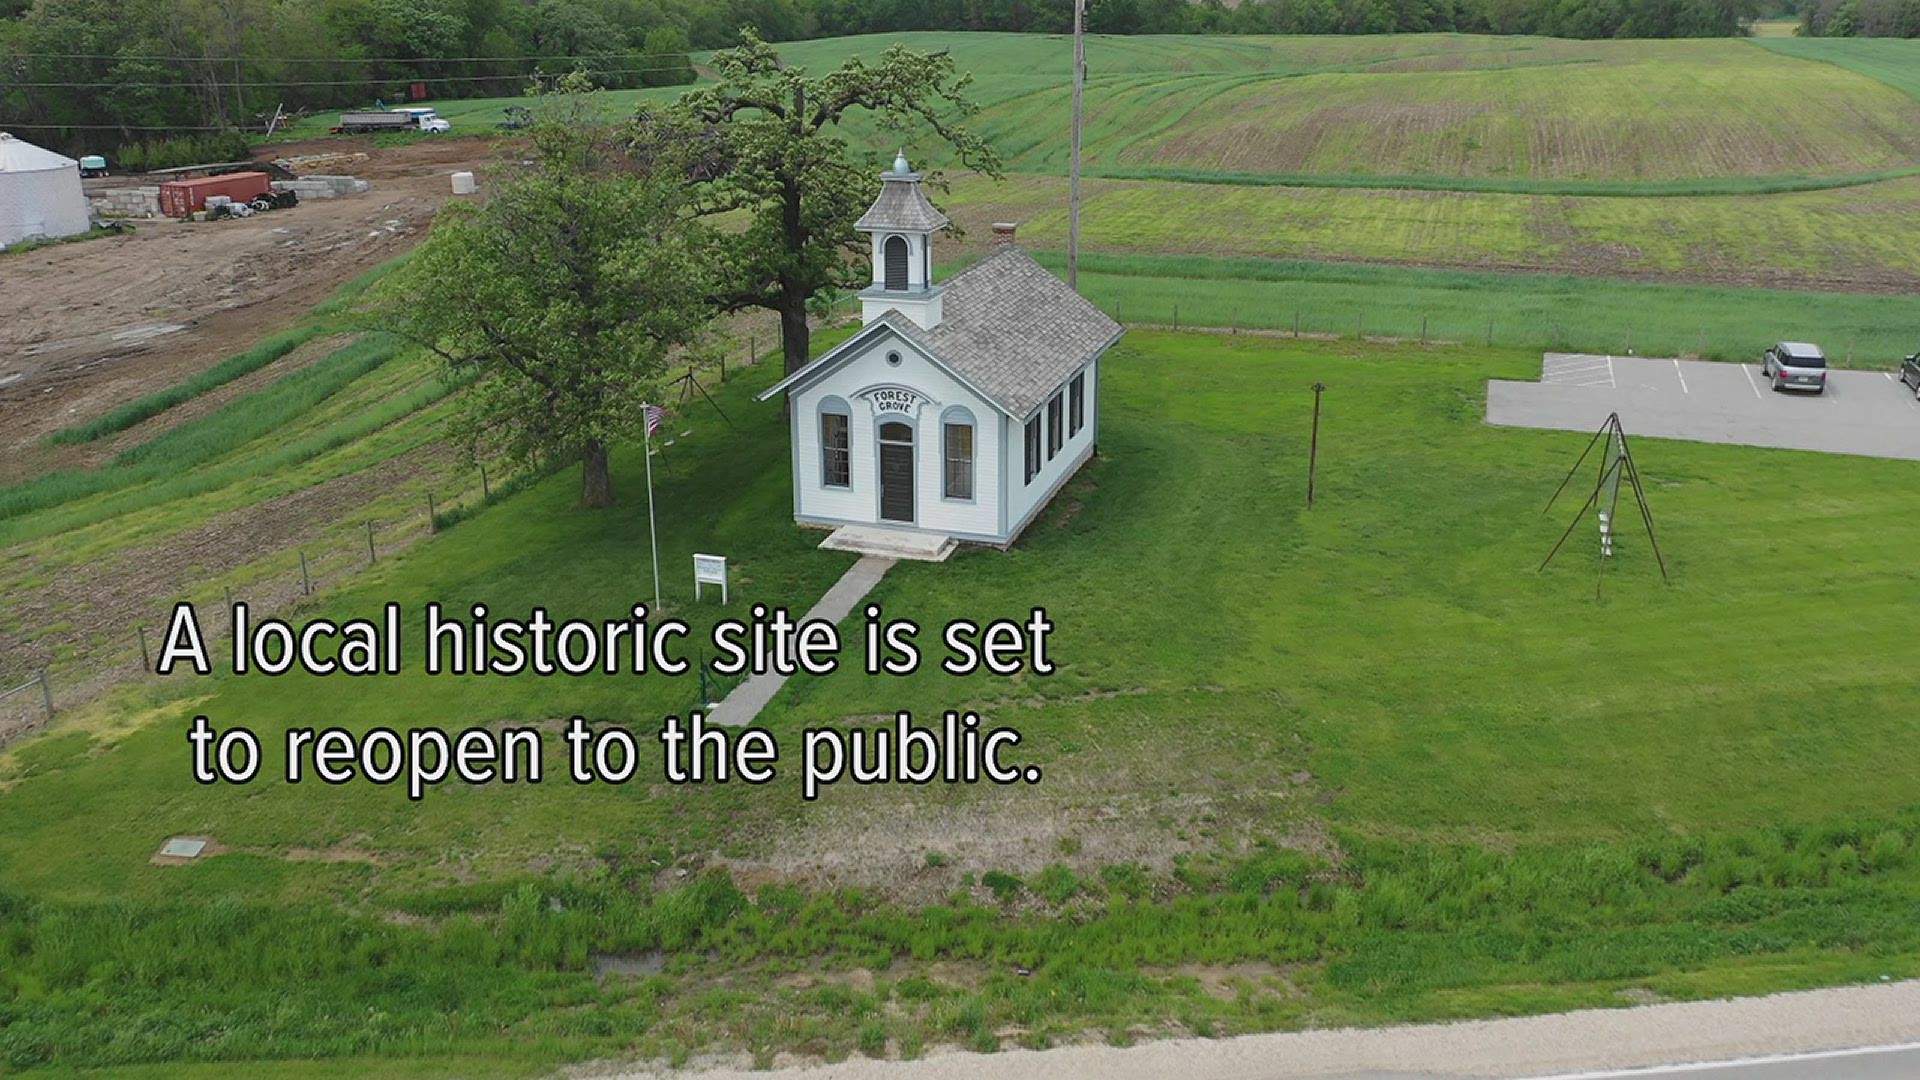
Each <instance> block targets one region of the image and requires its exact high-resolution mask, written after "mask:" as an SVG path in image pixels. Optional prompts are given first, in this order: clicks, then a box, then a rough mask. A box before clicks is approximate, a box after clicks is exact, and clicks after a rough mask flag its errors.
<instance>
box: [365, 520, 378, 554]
mask: <svg viewBox="0 0 1920 1080" xmlns="http://www.w3.org/2000/svg"><path fill="white" fill-rule="evenodd" d="M378 561H379V559H378V558H377V557H376V556H375V555H374V553H373V519H372V518H368V519H367V562H368V563H374V562H378Z"/></svg>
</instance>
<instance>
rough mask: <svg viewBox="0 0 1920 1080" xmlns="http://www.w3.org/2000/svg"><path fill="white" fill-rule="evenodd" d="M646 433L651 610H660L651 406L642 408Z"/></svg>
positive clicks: (658, 546) (658, 550)
mask: <svg viewBox="0 0 1920 1080" xmlns="http://www.w3.org/2000/svg"><path fill="white" fill-rule="evenodd" d="M644 408H645V409H646V410H647V412H646V414H645V415H646V418H647V419H646V432H647V544H648V546H649V547H650V548H651V549H652V551H653V610H654V611H655V612H658V611H659V610H660V533H659V530H658V529H656V528H655V527H654V524H653V406H651V405H648V406H644Z"/></svg>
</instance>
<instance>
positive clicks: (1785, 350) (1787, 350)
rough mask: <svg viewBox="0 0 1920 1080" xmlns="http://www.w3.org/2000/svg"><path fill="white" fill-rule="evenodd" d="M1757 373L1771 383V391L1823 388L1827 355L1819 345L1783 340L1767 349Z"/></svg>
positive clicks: (1824, 386) (1814, 390)
mask: <svg viewBox="0 0 1920 1080" xmlns="http://www.w3.org/2000/svg"><path fill="white" fill-rule="evenodd" d="M1760 374H1761V375H1764V376H1766V378H1767V379H1768V380H1769V381H1770V382H1772V383H1773V388H1774V389H1775V390H1811V391H1813V392H1814V393H1816V394H1819V393H1824V392H1825V391H1826V389H1827V354H1826V353H1823V352H1821V351H1820V346H1818V345H1809V344H1807V343H1806V342H1804V341H1783V342H1781V343H1780V344H1778V345H1775V346H1774V347H1773V348H1771V349H1768V350H1767V355H1766V357H1765V358H1764V359H1762V360H1761V361H1760Z"/></svg>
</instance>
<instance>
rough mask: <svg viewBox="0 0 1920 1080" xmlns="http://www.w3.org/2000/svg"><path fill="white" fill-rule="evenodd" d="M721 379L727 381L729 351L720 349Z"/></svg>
mask: <svg viewBox="0 0 1920 1080" xmlns="http://www.w3.org/2000/svg"><path fill="white" fill-rule="evenodd" d="M720 381H721V382H726V381H727V351H726V350H725V349H722V350H720Z"/></svg>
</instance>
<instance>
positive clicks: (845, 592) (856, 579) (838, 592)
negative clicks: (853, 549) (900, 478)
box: [707, 555, 893, 727]
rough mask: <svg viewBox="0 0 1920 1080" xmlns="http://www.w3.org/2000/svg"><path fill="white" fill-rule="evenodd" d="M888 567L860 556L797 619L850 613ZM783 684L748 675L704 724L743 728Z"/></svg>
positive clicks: (779, 678)
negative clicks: (818, 600)
mask: <svg viewBox="0 0 1920 1080" xmlns="http://www.w3.org/2000/svg"><path fill="white" fill-rule="evenodd" d="M891 569H893V560H892V559H881V558H876V557H874V556H872V555H868V556H865V557H863V558H862V559H861V560H860V561H859V562H857V563H854V564H853V566H852V567H851V568H849V569H848V570H847V572H846V573H844V574H842V575H840V580H839V581H836V582H834V583H833V588H831V589H828V590H827V595H825V596H823V597H821V598H820V602H819V603H817V604H815V605H813V607H812V608H810V609H809V610H808V611H807V613H806V614H805V615H804V616H802V617H801V619H800V621H801V622H803V623H807V622H813V621H814V620H816V619H824V620H825V621H827V622H830V623H838V622H839V621H840V620H841V619H844V618H846V617H847V616H848V615H851V614H852V613H853V607H854V605H855V604H858V603H859V602H860V601H861V600H862V599H864V598H865V597H866V595H867V594H868V593H870V592H872V591H873V587H874V586H875V585H878V584H880V579H881V578H883V577H886V576H887V571H888V570H891ZM786 684H787V677H786V676H785V675H773V674H766V675H754V676H751V677H749V678H748V679H747V681H746V682H743V683H741V684H740V685H739V686H736V687H734V688H733V693H731V694H728V695H727V698H726V700H725V701H722V702H721V703H720V704H719V705H717V706H715V707H714V709H713V711H712V712H710V713H708V714H707V723H709V724H714V725H718V726H721V727H745V726H746V725H748V724H751V723H753V720H754V718H755V717H757V716H759V715H760V710H761V709H764V708H766V707H767V702H769V701H772V700H773V695H775V694H777V693H779V692H780V688H781V687H782V686H785V685H786Z"/></svg>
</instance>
